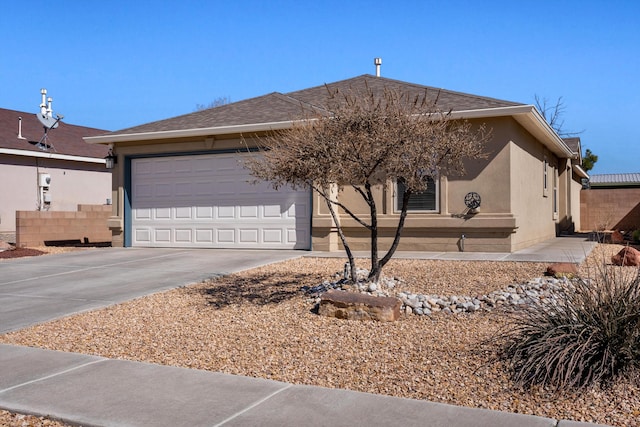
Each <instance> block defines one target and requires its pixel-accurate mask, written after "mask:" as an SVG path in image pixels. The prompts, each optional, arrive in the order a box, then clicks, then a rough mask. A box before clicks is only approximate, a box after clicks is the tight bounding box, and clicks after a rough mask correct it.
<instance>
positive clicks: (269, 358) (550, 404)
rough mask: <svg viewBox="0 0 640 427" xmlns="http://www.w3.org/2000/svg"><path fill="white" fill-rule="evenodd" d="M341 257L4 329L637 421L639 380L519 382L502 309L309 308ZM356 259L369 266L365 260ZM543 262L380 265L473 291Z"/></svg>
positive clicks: (28, 337) (45, 343) (114, 351)
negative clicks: (339, 314)
mask: <svg viewBox="0 0 640 427" xmlns="http://www.w3.org/2000/svg"><path fill="white" fill-rule="evenodd" d="M617 250H619V247H618V246H615V245H600V246H599V247H598V248H597V249H596V251H594V253H593V254H592V255H591V256H590V258H589V259H590V261H591V262H593V261H594V260H602V259H603V258H604V259H608V258H609V257H610V255H611V253H614V252H616V251H617ZM343 265H344V260H341V259H317V258H301V259H297V260H292V261H287V262H283V263H278V264H273V265H270V266H266V267H262V268H258V269H254V270H250V271H247V272H244V273H240V274H234V275H232V276H228V277H225V278H221V279H218V280H215V281H209V282H203V283H200V284H196V285H192V286H189V287H183V288H179V289H175V290H172V291H168V292H164V293H158V294H155V295H151V296H148V297H144V298H140V299H137V300H134V301H130V302H127V303H124V304H120V305H116V306H112V307H108V308H105V309H102V310H98V311H94V312H89V313H84V314H81V315H77V316H73V317H69V318H65V319H61V320H58V321H53V322H49V323H46V324H43V325H38V326H35V327H31V328H29V329H25V330H22V331H18V332H14V333H10V334H6V335H2V336H0V342H3V343H10V344H19V345H28V346H35V347H42V348H48V349H55V350H62V351H72V352H79V353H86V354H94V355H99V356H104V357H110V358H121V359H129V360H138V361H144V362H151V363H159V364H167V365H174V366H181V367H187V368H197V369H206V370H212V371H220V372H226V373H231V374H238V375H246V376H252V377H260V378H268V379H274V380H279V381H286V382H290V383H296V384H311V385H318V386H324V387H336V388H344V389H350V390H357V391H363V392H370V393H378V394H386V395H392V396H399V397H408V398H414V399H427V400H431V401H437V402H443V403H450V404H455V405H464V406H470V407H477V408H488V409H496V410H503V411H510V412H518V413H527V414H535V415H539V416H544V417H551V418H560V419H571V420H578V421H588V422H596V423H602V424H610V425H619V426H636V425H640V387H639V383H640V381H638V380H637V379H636V380H635V381H633V380H624V381H619V382H618V383H616V384H614V385H613V386H612V387H611V388H610V389H607V390H602V389H599V388H592V389H589V390H586V391H584V392H582V393H579V394H577V393H564V394H551V393H550V392H548V391H545V390H543V389H533V390H530V391H526V392H525V391H522V390H519V389H517V388H516V387H515V386H514V385H513V383H512V382H511V381H510V379H509V376H508V374H507V373H506V366H505V365H504V364H502V363H501V362H498V361H497V360H496V348H495V347H494V346H492V345H490V344H488V343H487V340H488V339H490V338H491V337H492V336H494V335H495V334H500V332H501V331H502V330H505V329H506V328H508V327H509V324H508V319H507V318H506V317H505V316H503V315H501V314H500V313H498V312H495V311H494V312H491V313H488V312H479V313H472V314H469V313H464V314H459V315H446V314H442V313H438V314H434V315H432V316H413V315H407V316H404V317H403V318H402V319H401V320H399V321H397V322H394V323H379V322H372V321H345V320H338V319H333V318H325V317H321V316H318V315H315V314H313V313H312V311H311V310H312V308H313V306H312V303H311V302H310V301H309V299H308V298H307V297H305V296H304V295H303V294H302V293H301V292H300V291H299V289H300V287H301V286H304V285H308V286H314V285H317V284H318V283H321V282H322V281H323V280H326V279H331V278H332V275H333V273H335V272H341V271H342V267H343ZM360 266H361V267H366V265H365V262H364V261H362V262H361V265H360ZM546 266H547V264H540V263H511V262H462V261H425V260H393V261H392V262H391V263H390V264H389V265H388V267H387V268H386V269H385V270H384V274H385V275H387V276H391V275H393V276H397V277H400V278H402V279H403V280H404V282H405V283H406V284H405V285H403V286H402V287H401V289H398V291H400V290H410V291H412V292H416V293H425V294H441V295H451V294H455V295H471V296H473V295H476V294H486V293H488V292H491V291H493V290H498V289H502V288H504V287H506V286H507V285H509V284H512V283H518V282H524V281H527V280H529V279H532V278H535V277H539V276H541V275H542V273H543V272H544V271H545V269H546ZM583 271H584V264H583ZM585 274H586V273H585ZM403 288H406V289H403ZM0 422H2V418H1V417H0Z"/></svg>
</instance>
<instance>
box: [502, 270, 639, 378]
mask: <svg viewBox="0 0 640 427" xmlns="http://www.w3.org/2000/svg"><path fill="white" fill-rule="evenodd" d="M595 273H596V274H595V276H596V277H595V278H591V279H581V278H579V279H574V280H572V281H567V283H568V286H567V287H566V289H564V290H563V291H562V292H559V293H558V294H557V295H556V298H551V299H548V300H547V301H546V302H539V303H535V304H532V305H527V306H524V307H522V308H521V309H518V310H515V311H514V312H512V313H511V316H512V319H513V323H512V324H511V326H515V327H514V328H513V329H511V330H509V331H507V332H506V334H505V335H504V336H503V339H504V341H501V344H502V351H501V357H502V358H504V359H506V360H507V361H508V363H509V365H510V367H511V369H512V374H513V379H514V381H515V382H516V383H517V384H519V385H521V386H525V387H529V386H532V385H534V384H539V385H543V386H548V387H552V388H555V389H556V390H559V389H566V388H582V387H585V386H589V385H592V384H602V385H604V384H606V383H607V382H608V381H610V380H612V379H615V378H616V377H617V376H618V375H620V374H622V373H624V372H625V371H627V370H634V369H637V368H638V367H639V366H640V275H639V274H640V270H636V269H630V268H628V267H626V268H625V267H615V266H610V265H609V266H608V265H606V264H604V263H603V264H602V266H600V267H598V268H597V269H596V271H595Z"/></svg>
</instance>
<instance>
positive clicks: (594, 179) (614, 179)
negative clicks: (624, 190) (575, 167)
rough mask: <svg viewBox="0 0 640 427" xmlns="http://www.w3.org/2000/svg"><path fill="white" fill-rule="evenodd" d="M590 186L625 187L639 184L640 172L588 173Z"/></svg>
mask: <svg viewBox="0 0 640 427" xmlns="http://www.w3.org/2000/svg"><path fill="white" fill-rule="evenodd" d="M589 184H590V185H591V186H592V187H600V186H602V187H618V186H619V187H626V186H637V185H640V173H609V174H600V175H590V179H589Z"/></svg>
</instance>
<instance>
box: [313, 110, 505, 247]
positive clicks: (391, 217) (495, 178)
mask: <svg viewBox="0 0 640 427" xmlns="http://www.w3.org/2000/svg"><path fill="white" fill-rule="evenodd" d="M486 123H487V127H489V128H492V129H493V132H492V140H491V142H490V143H489V144H488V145H487V147H486V151H487V154H488V157H487V158H486V159H473V160H468V161H466V162H465V170H466V173H465V175H464V176H454V175H452V176H449V177H441V179H440V183H439V185H440V191H439V208H440V209H439V212H437V213H423V212H410V213H409V214H408V216H407V220H406V222H405V227H404V230H403V233H402V238H401V240H400V244H399V246H398V248H399V250H430V251H459V250H462V247H463V246H464V250H465V251H489V252H491V251H492V252H509V251H510V250H511V245H512V243H511V240H512V233H513V231H514V228H515V219H514V217H513V215H511V209H510V185H511V184H510V181H509V179H508V177H509V173H508V171H509V169H510V152H509V145H508V140H509V139H508V138H509V134H510V132H511V131H513V129H515V128H514V127H511V126H510V123H511V120H510V119H496V120H491V121H488V122H486ZM471 191H475V192H477V193H479V194H480V195H481V197H482V206H481V208H480V212H479V213H477V214H475V215H469V214H468V212H467V209H466V206H465V204H464V196H465V195H466V194H467V193H469V192H471ZM374 194H375V197H376V200H377V201H378V202H380V205H379V206H381V208H380V207H379V208H378V209H379V214H380V215H379V228H380V231H379V239H380V241H379V242H380V248H381V250H385V249H387V248H388V247H390V245H391V243H392V241H393V236H394V234H395V228H396V226H397V223H398V220H399V213H398V212H395V185H394V183H393V182H387V184H386V185H385V186H381V187H377V188H375V193H374ZM341 201H343V202H345V201H347V202H349V207H352V206H353V209H354V211H357V212H368V209H367V207H366V205H365V204H364V203H363V202H362V200H361V198H360V196H358V195H357V194H356V193H355V191H353V190H346V189H345V190H344V191H343V192H342V194H341ZM314 204H315V205H316V206H318V209H315V210H314V212H315V213H314V218H313V225H314V233H313V247H314V249H316V250H339V249H340V248H341V244H340V241H339V239H338V238H337V236H336V235H335V232H333V233H332V231H334V230H332V227H331V226H332V221H331V218H330V216H329V214H328V211H327V208H326V207H325V206H324V201H323V200H322V199H321V197H320V196H318V195H315V196H314ZM364 219H366V220H368V216H365V218H364ZM340 222H341V224H342V226H343V227H344V229H345V234H346V235H347V237H348V239H349V241H350V245H351V246H352V249H354V250H368V249H369V241H370V240H369V234H368V231H366V230H365V229H364V228H363V227H361V226H359V225H358V224H357V223H356V222H355V221H354V220H352V219H350V218H349V217H347V216H346V215H344V214H342V215H341V217H340ZM462 235H464V241H463V239H462Z"/></svg>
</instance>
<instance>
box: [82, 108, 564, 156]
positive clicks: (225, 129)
mask: <svg viewBox="0 0 640 427" xmlns="http://www.w3.org/2000/svg"><path fill="white" fill-rule="evenodd" d="M507 116H511V117H513V118H514V119H515V120H516V121H517V122H518V123H520V125H522V126H523V127H524V128H525V129H526V130H527V131H529V132H530V133H531V134H532V135H534V136H535V137H536V138H537V139H538V140H540V141H541V142H542V143H543V144H544V145H545V146H546V147H547V148H549V150H551V151H552V152H553V153H554V154H556V155H557V156H559V157H562V158H573V157H574V156H575V153H574V152H573V151H571V149H570V148H569V147H568V146H567V145H566V143H565V142H564V141H563V140H562V138H560V136H558V134H557V133H556V132H555V131H554V130H553V129H552V128H551V126H549V124H548V123H547V121H546V120H545V119H544V117H542V115H541V114H540V113H539V112H538V110H537V109H536V107H534V106H533V105H516V106H511V107H499V108H484V109H477V110H462V111H453V112H452V113H451V118H453V119H481V118H490V117H507ZM293 123H295V122H294V121H293V120H286V121H280V122H266V123H250V124H242V125H232V126H215V127H207V128H195V129H178V130H168V131H157V132H141V133H123V134H107V135H100V136H89V137H84V140H85V141H86V142H88V143H89V144H115V143H120V142H133V141H151V140H160V139H174V138H193V137H207V136H215V135H225V134H234V133H235V134H237V133H250V132H265V131H273V130H281V129H288V128H290V127H291V126H292V125H293Z"/></svg>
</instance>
